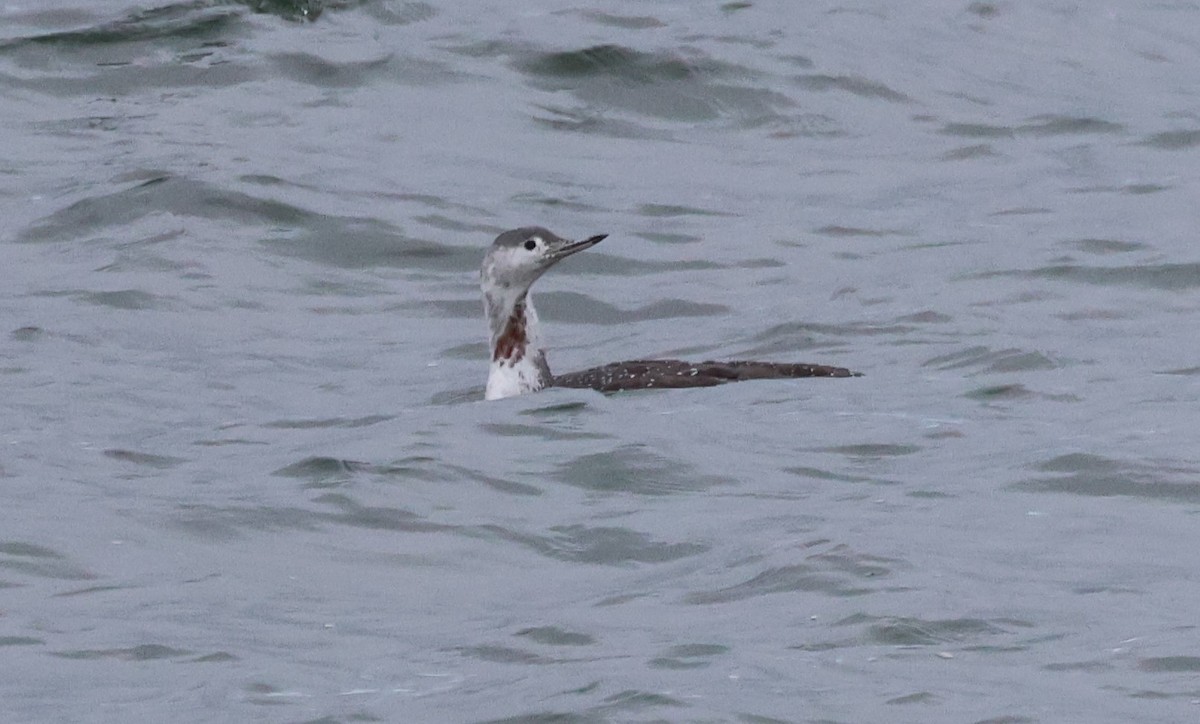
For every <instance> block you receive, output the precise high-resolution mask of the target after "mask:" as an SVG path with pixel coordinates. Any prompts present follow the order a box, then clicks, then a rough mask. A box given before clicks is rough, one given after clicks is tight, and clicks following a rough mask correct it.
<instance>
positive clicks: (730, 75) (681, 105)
mask: <svg viewBox="0 0 1200 724" xmlns="http://www.w3.org/2000/svg"><path fill="white" fill-rule="evenodd" d="M512 50H513V51H514V52H513V55H514V56H515V60H513V61H512V63H513V65H514V67H515V68H516V69H517V70H519V71H520V72H522V73H524V74H525V76H526V77H527V79H528V82H529V83H530V84H532V85H533V86H535V87H537V88H541V89H544V90H550V91H561V92H566V93H570V94H571V95H572V96H574V97H575V98H576V99H577V100H578V101H580V102H581V103H582V104H583V108H584V109H588V108H603V109H606V112H608V113H611V111H613V110H623V111H626V112H628V113H631V114H634V115H635V116H641V117H645V118H648V119H653V120H658V121H673V122H681V123H689V124H693V123H698V122H699V123H703V122H719V121H734V122H737V123H738V124H739V125H745V124H747V123H750V124H757V123H763V122H779V121H783V120H786V118H787V116H788V114H789V112H790V110H791V109H792V108H793V107H794V106H795V102H794V101H793V100H792V99H790V98H788V97H787V96H786V95H783V94H781V93H778V92H776V91H773V90H768V89H767V88H768V85H769V84H767V83H758V84H755V83H754V79H755V78H756V77H758V76H759V75H760V73H759V72H757V71H755V70H753V69H751V68H746V67H741V66H735V65H732V64H729V63H724V62H721V61H717V60H714V59H712V58H709V57H707V56H705V55H703V54H701V53H698V52H693V53H689V54H687V55H684V54H683V53H679V52H643V51H639V50H634V49H632V48H628V47H624V46H620V45H611V44H610V45H596V46H592V47H589V48H583V49H580V50H568V51H551V52H545V51H536V50H528V49H515V48H514V49H512ZM571 112H572V113H576V114H583V113H587V111H586V110H583V109H572V110H571ZM589 118H590V119H591V123H592V126H591V128H592V129H594V130H598V131H601V132H607V131H609V130H610V129H609V127H608V126H607V125H606V123H605V121H604V120H603V119H602V117H598V116H595V115H591V114H589ZM635 128H636V127H635V126H631V125H630V124H629V123H628V122H626V123H625V124H624V125H623V126H619V127H616V128H614V129H612V130H614V131H616V132H615V133H613V135H618V136H626V135H629V134H630V131H631V130H633V129H635Z"/></svg>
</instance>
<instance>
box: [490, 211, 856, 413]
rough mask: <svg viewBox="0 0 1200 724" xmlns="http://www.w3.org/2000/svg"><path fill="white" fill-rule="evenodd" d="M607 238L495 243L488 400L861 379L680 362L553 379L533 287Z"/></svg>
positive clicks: (539, 231) (535, 236)
mask: <svg viewBox="0 0 1200 724" xmlns="http://www.w3.org/2000/svg"><path fill="white" fill-rule="evenodd" d="M607 236H608V235H607V234H598V235H596V236H590V237H588V238H586V239H584V240H582V241H570V240H568V239H564V238H562V237H560V236H558V235H557V234H555V233H554V232H552V231H550V230H549V229H545V228H543V227H541V226H526V227H522V228H520V229H513V230H511V231H506V232H504V233H503V234H501V235H500V236H497V237H496V240H495V241H494V242H493V243H492V247H491V249H489V250H488V252H487V255H486V256H485V257H484V259H483V268H482V269H481V270H480V275H479V279H480V287H481V288H482V290H483V307H484V312H485V314H486V316H487V321H488V325H489V326H490V328H491V345H490V347H491V351H492V362H491V369H490V371H489V372H488V379H487V389H486V391H485V392H484V398H485V399H488V400H498V399H500V398H503V397H512V396H514V395H522V394H525V393H527V392H537V391H538V390H541V389H543V388H546V387H581V388H591V389H593V390H599V391H601V392H618V391H620V390H644V389H656V388H679V387H711V386H713V385H720V384H724V383H726V382H737V381H740V380H773V379H785V378H793V377H857V376H859V373H857V372H851V371H850V370H848V369H845V368H843V367H829V366H826V365H813V364H793V363H780V362H752V361H749V360H732V361H729V362H685V361H683V360H677V359H662V360H631V361H629V362H613V363H612V364H607V365H604V366H602V367H593V368H591V369H586V370H582V371H580V372H571V373H568V374H565V375H554V374H552V373H551V372H550V365H549V364H547V363H546V350H545V349H544V348H543V347H542V336H541V329H540V326H539V324H538V316H537V310H535V309H534V308H533V299H532V298H531V297H530V295H529V288H530V287H531V286H532V285H533V283H534V282H535V281H537V280H538V278H539V277H541V276H542V274H544V273H545V272H546V270H547V269H549V268H550V267H552V266H554V265H555V264H557V263H558V262H560V261H562V260H563V259H566V258H567V257H568V256H571V255H572V254H575V253H578V252H581V251H583V250H584V249H589V248H591V247H593V246H595V245H596V244H599V243H600V242H601V241H603V240H604V239H605V238H607Z"/></svg>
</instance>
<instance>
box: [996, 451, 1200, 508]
mask: <svg viewBox="0 0 1200 724" xmlns="http://www.w3.org/2000/svg"><path fill="white" fill-rule="evenodd" d="M1035 469H1036V470H1038V471H1040V472H1043V473H1049V474H1048V475H1043V476H1039V477H1035V478H1031V479H1029V480H1025V481H1023V482H1019V483H1016V484H1014V486H1013V487H1015V488H1016V489H1018V490H1028V491H1033V492H1038V493H1069V494H1072V495H1084V496H1098V497H1109V496H1130V497H1134V498H1143V499H1146V500H1159V501H1167V502H1175V503H1196V502H1200V482H1196V480H1197V479H1200V469H1196V468H1192V467H1188V466H1178V465H1174V466H1173V465H1167V464H1164V463H1162V462H1157V463H1153V464H1149V463H1146V464H1143V463H1136V462H1131V461H1121V460H1114V459H1112V458H1106V457H1103V456H1101V455H1094V454H1090V453H1070V454H1067V455H1059V456H1056V457H1053V458H1050V459H1049V460H1046V461H1044V462H1041V463H1039V464H1038V465H1036V466H1035Z"/></svg>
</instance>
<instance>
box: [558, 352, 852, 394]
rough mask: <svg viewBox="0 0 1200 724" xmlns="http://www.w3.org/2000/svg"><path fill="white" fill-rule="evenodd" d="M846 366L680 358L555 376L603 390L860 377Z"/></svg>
mask: <svg viewBox="0 0 1200 724" xmlns="http://www.w3.org/2000/svg"><path fill="white" fill-rule="evenodd" d="M859 376H860V373H858V372H851V371H850V370H848V369H846V368H844V367H829V366H827V365H810V364H796V363H789V362H752V361H749V360H731V361H729V362H685V361H683V360H678V359H648V360H645V359H643V360H631V361H629V362H613V363H612V364H608V365H604V366H603V367H593V368H591V369H588V370H582V371H580V372H569V373H567V374H565V375H558V376H556V377H555V378H554V385H555V386H556V387H582V388H589V389H593V390H599V391H601V392H619V391H621V390H646V389H664V388H681V387H712V386H713V385H722V384H725V383H726V382H741V381H743V380H781V379H791V378H795V377H859Z"/></svg>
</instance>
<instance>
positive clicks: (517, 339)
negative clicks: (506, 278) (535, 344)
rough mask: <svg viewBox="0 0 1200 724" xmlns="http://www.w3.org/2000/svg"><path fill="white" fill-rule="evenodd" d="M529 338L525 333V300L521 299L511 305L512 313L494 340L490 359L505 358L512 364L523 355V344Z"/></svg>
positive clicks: (498, 359) (497, 360) (496, 360)
mask: <svg viewBox="0 0 1200 724" xmlns="http://www.w3.org/2000/svg"><path fill="white" fill-rule="evenodd" d="M528 342H529V338H528V336H527V335H526V333H525V301H524V300H521V301H519V302H517V303H516V305H515V306H514V307H513V312H512V314H510V315H509V317H508V321H506V322H505V323H504V331H503V332H501V333H500V337H499V339H497V340H496V349H494V350H493V351H492V361H493V362H499V361H500V360H507V361H508V364H509V365H510V366H511V365H514V364H516V363H517V362H520V361H521V358H522V357H524V356H525V345H526V344H527V343H528Z"/></svg>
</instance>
